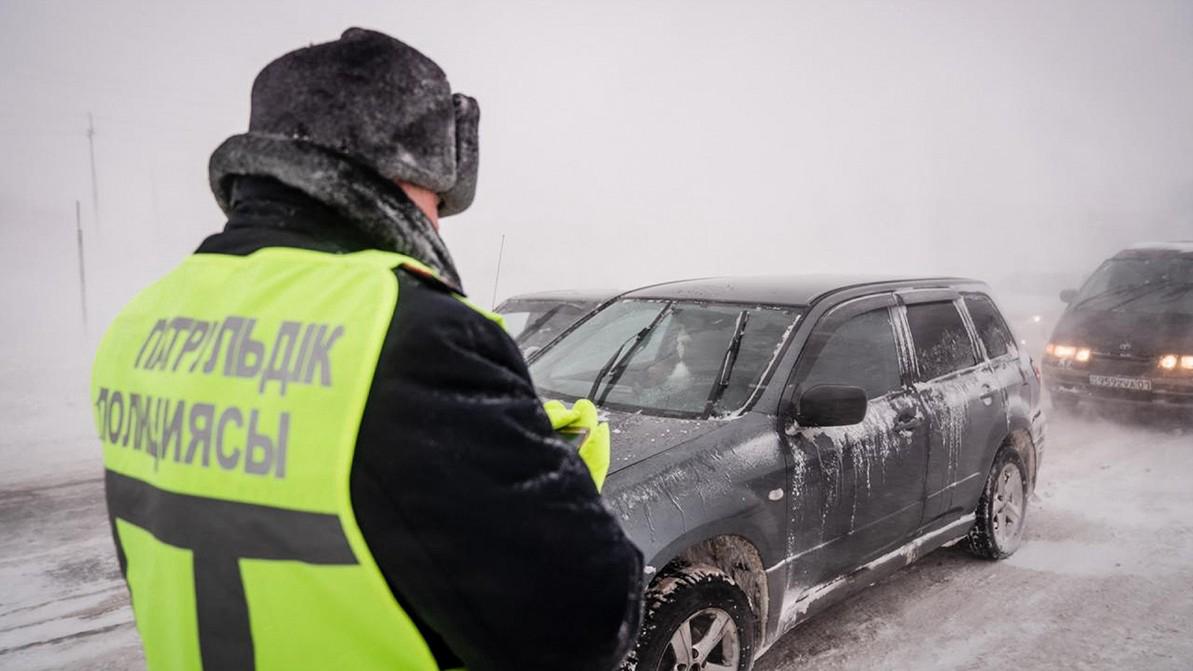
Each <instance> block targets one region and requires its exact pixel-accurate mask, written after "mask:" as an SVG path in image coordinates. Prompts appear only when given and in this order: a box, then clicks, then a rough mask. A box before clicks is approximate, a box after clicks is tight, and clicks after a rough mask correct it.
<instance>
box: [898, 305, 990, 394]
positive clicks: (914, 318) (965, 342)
mask: <svg viewBox="0 0 1193 671" xmlns="http://www.w3.org/2000/svg"><path fill="white" fill-rule="evenodd" d="M907 323H908V325H909V326H910V327H911V337H912V339H913V340H914V341H915V354H916V358H917V359H918V360H919V362H920V374H921V375H922V376H923V378H924V379H925V380H931V379H932V378H937V377H940V376H941V375H948V374H949V373H952V372H953V371H958V370H961V369H963V368H969V367H970V366H973V365H975V364H977V362H978V361H977V358H976V357H975V356H974V353H973V343H972V342H971V341H970V339H969V333H968V332H967V331H966V330H965V322H964V321H963V320H962V319H961V313H960V312H958V311H957V306H956V305H954V304H953V303H951V302H941V303H918V304H915V305H909V306H907Z"/></svg>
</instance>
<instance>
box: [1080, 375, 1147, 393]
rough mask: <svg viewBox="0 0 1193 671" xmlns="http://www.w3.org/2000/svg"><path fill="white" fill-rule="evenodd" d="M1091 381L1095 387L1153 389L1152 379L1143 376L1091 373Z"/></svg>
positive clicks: (1136, 389)
mask: <svg viewBox="0 0 1193 671" xmlns="http://www.w3.org/2000/svg"><path fill="white" fill-rule="evenodd" d="M1089 383H1090V384H1092V385H1094V386H1095V387H1109V388H1111V389H1129V390H1131V391H1151V390H1152V381H1151V380H1148V379H1146V378H1141V377H1119V376H1117V375H1090V376H1089Z"/></svg>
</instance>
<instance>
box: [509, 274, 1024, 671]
mask: <svg viewBox="0 0 1193 671" xmlns="http://www.w3.org/2000/svg"><path fill="white" fill-rule="evenodd" d="M530 370H531V374H532V376H533V378H534V381H535V384H536V386H537V387H538V389H539V391H540V393H541V394H542V395H543V396H544V397H546V398H557V399H561V400H574V399H576V398H580V397H589V398H593V399H594V400H595V401H596V402H597V403H598V404H599V405H600V406H601V408H602V411H603V413H605V415H606V417H607V419H608V420H609V422H610V425H611V428H612V433H613V436H612V437H613V465H612V467H611V469H610V476H609V480H608V482H607V485H606V489H605V496H606V500H607V501H608V502H609V505H610V506H611V507H612V509H613V510H614V511H615V512H616V514H618V515H619V516H620V518H621V520H622V523H623V525H624V526H625V528H626V530H627V532H628V533H629V534H630V536H631V537H632V538H633V539H634V541H635V542H636V543H637V544H638V545H639V547H640V548H641V549H642V551H643V553H644V555H645V557H646V559H647V563H648V568H647V572H648V574H649V575H650V576H651V586H650V589H649V592H648V595H647V614H646V619H645V622H644V626H643V631H642V634H641V635H640V637H639V641H638V645H637V647H636V649H635V652H634V653H633V654H632V656H631V658H630V659H629V660H627V662H626V664H625V668H627V669H634V668H636V669H640V670H644V671H673V670H674V669H685V670H692V669H703V670H705V671H714V670H718V669H719V670H732V671H741V670H745V669H749V668H751V665H752V664H753V661H754V659H755V658H756V657H757V656H758V655H760V654H762V652H763V651H764V650H766V649H767V648H768V647H769V646H770V645H771V644H773V643H774V642H775V641H776V640H777V639H778V638H779V637H780V636H781V635H782V634H783V633H784V632H786V631H788V630H789V629H791V628H792V627H794V626H796V625H798V624H799V623H801V622H803V621H805V620H806V619H807V618H808V617H810V616H811V615H813V614H814V613H816V612H818V611H820V610H822V609H823V608H825V607H826V606H827V605H829V604H831V603H834V602H836V601H839V600H840V599H841V598H843V597H844V596H846V595H847V594H849V593H851V592H853V591H855V590H857V589H860V588H862V587H864V586H866V585H869V584H871V583H873V582H874V581H875V580H878V579H879V578H881V577H883V576H884V575H887V574H888V573H889V572H891V571H893V570H895V569H897V568H898V567H900V566H903V565H906V564H907V563H909V562H911V561H913V560H915V559H917V558H919V557H921V556H923V555H924V554H926V553H928V552H930V551H932V550H933V549H935V548H937V547H940V546H941V545H944V544H947V543H951V542H955V541H963V542H965V543H966V545H967V546H968V547H969V548H970V549H971V550H972V551H973V552H975V553H976V554H977V555H979V556H981V557H986V558H1002V557H1005V556H1007V555H1009V554H1010V553H1011V552H1013V551H1014V550H1015V549H1016V547H1017V546H1018V545H1019V543H1020V540H1021V538H1022V533H1023V528H1024V526H1023V525H1024V520H1025V515H1026V504H1027V498H1028V496H1029V495H1030V493H1031V491H1032V488H1033V487H1034V483H1035V478H1036V469H1037V464H1038V463H1039V458H1040V451H1041V448H1042V447H1043V437H1044V434H1043V417H1042V414H1041V413H1040V410H1039V398H1040V385H1039V378H1038V377H1037V375H1036V372H1035V370H1034V367H1033V365H1032V363H1031V361H1030V359H1029V357H1028V356H1027V354H1026V353H1024V352H1022V351H1021V350H1020V349H1019V348H1018V347H1017V346H1016V339H1015V338H1014V336H1013V335H1012V334H1011V331H1010V329H1009V328H1008V327H1007V324H1006V322H1005V321H1004V319H1003V317H1002V315H1001V313H1000V312H999V310H998V308H997V307H996V306H995V303H994V301H993V300H991V298H990V296H989V290H988V288H987V287H986V285H984V284H982V283H980V282H975V281H972V280H960V279H917V280H890V279H873V278H861V277H820V276H813V277H791V278H721V279H704V280H691V281H683V282H671V283H667V284H661V285H656V286H651V287H646V288H642V289H638V290H635V291H631V292H628V293H626V294H623V295H621V296H618V297H617V298H616V299H614V300H612V301H610V302H609V303H607V304H606V305H605V306H604V307H602V308H601V309H599V310H597V311H596V312H594V313H592V314H591V315H589V316H588V317H586V318H585V319H583V320H582V321H580V322H579V323H577V324H576V325H574V326H572V327H571V328H570V329H569V330H568V331H566V332H565V333H564V334H563V335H562V336H561V337H560V338H559V339H558V340H556V341H554V342H553V343H552V344H551V345H549V346H548V347H547V348H546V349H544V350H542V351H541V352H539V353H538V354H537V355H535V356H533V357H532V358H531V366H530Z"/></svg>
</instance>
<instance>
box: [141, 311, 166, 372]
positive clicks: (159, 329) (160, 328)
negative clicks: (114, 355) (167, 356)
mask: <svg viewBox="0 0 1193 671" xmlns="http://www.w3.org/2000/svg"><path fill="white" fill-rule="evenodd" d="M165 334H166V320H164V319H159V320H157V323H156V324H154V325H153V328H152V329H150V330H149V335H147V336H145V342H144V343H142V344H141V349H140V351H138V352H137V360H136V361H135V362H134V363H133V368H140V367H141V357H143V356H144V355H145V350H146V349H149V343H151V342H152V343H153V348H152V349H149V359H148V361H152V360H153V358H154V353H155V352H156V351H157V348H158V346H159V344H160V343H161V339H162V336H164V335H165ZM154 336H157V339H156V340H155V339H154ZM148 361H146V366H145V367H146V368H148V367H149V366H148Z"/></svg>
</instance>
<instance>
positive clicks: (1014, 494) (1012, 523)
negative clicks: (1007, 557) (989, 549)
mask: <svg viewBox="0 0 1193 671" xmlns="http://www.w3.org/2000/svg"><path fill="white" fill-rule="evenodd" d="M1025 499H1026V488H1025V487H1024V486H1023V475H1022V474H1021V473H1020V472H1019V469H1018V468H1017V467H1016V466H1015V465H1014V464H1007V465H1005V466H1003V467H1002V470H1001V471H999V473H998V481H997V482H996V483H995V487H994V502H993V510H992V514H991V519H992V521H993V523H994V540H995V542H997V543H998V547H999V548H1000V549H1002V550H1003V551H1008V550H1012V549H1014V548H1015V546H1016V545H1018V544H1019V539H1020V536H1022V534H1023V513H1024V509H1025V507H1026V503H1027V502H1026V500H1025Z"/></svg>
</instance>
